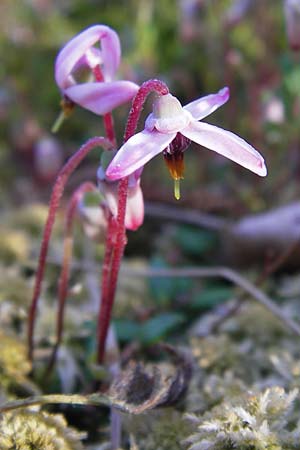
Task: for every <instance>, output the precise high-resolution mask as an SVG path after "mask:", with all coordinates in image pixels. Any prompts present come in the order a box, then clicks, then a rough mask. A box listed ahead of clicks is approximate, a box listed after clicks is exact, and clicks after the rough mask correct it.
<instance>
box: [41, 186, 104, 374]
mask: <svg viewBox="0 0 300 450" xmlns="http://www.w3.org/2000/svg"><path fill="white" fill-rule="evenodd" d="M96 189H97V188H96V186H95V185H94V184H93V183H91V182H89V181H87V182H85V183H82V184H81V185H80V186H79V187H78V188H77V189H76V190H75V192H74V193H73V195H72V197H71V200H70V202H69V204H68V209H67V213H66V220H65V226H64V245H63V262H62V268H61V272H60V276H59V281H58V311H57V321H56V340H55V344H54V347H53V350H52V354H51V357H50V360H49V364H48V367H47V369H46V374H47V375H49V374H50V373H51V370H52V368H53V366H54V364H55V360H56V355H57V351H58V349H59V346H60V344H61V340H62V333H63V324H64V312H65V303H66V298H67V295H68V284H69V278H70V263H71V259H72V254H73V228H74V219H75V215H76V211H77V207H78V204H79V202H80V201H81V199H82V197H83V195H84V194H85V193H86V192H93V191H95V190H96Z"/></svg>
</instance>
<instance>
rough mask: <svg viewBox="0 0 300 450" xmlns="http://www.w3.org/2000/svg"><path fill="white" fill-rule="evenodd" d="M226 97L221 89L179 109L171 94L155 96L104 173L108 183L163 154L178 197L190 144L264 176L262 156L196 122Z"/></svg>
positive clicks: (236, 139)
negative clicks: (136, 130) (138, 126)
mask: <svg viewBox="0 0 300 450" xmlns="http://www.w3.org/2000/svg"><path fill="white" fill-rule="evenodd" d="M228 98H229V89H228V88H227V87H225V88H223V89H221V90H220V91H219V92H218V93H216V94H210V95H207V96H206V97H202V98H200V99H198V100H195V101H194V102H192V103H189V104H188V105H186V106H184V107H182V106H181V104H180V102H179V101H178V100H177V98H175V97H173V96H172V95H171V94H167V95H163V96H161V97H158V98H157V99H156V101H155V102H154V105H153V112H152V113H151V114H150V115H149V116H148V118H147V120H146V123H145V129H144V130H143V131H142V132H140V133H137V134H135V135H134V136H132V137H131V138H130V139H129V140H128V141H127V142H125V144H124V145H123V146H122V147H121V148H120V150H119V151H118V153H117V154H116V156H115V157H114V159H113V160H112V162H111V163H110V165H109V166H108V169H107V171H106V176H107V178H108V179H110V180H118V179H120V178H123V177H126V176H128V175H130V174H132V173H133V172H135V171H136V170H138V169H141V168H142V166H143V165H144V164H146V163H147V162H148V161H149V160H150V159H152V158H153V157H154V156H156V155H157V154H158V153H161V152H163V155H164V158H165V161H166V163H167V165H168V168H169V171H170V173H171V175H172V177H173V178H174V180H175V197H176V198H179V183H178V182H179V180H180V179H181V178H183V170H184V166H183V155H184V151H185V150H186V149H187V147H188V146H189V144H190V141H194V142H196V143H197V144H199V145H202V146H203V147H207V148H209V149H210V150H213V151H215V152H217V153H219V154H221V155H223V156H225V157H226V158H229V159H231V160H232V161H234V162H236V163H238V164H240V165H241V166H243V167H245V168H246V169H249V170H251V171H252V172H254V173H256V174H258V175H260V176H265V175H266V174H267V169H266V166H265V163H264V159H263V157H262V156H261V155H260V154H259V153H258V152H257V151H256V150H255V149H254V148H253V147H252V146H251V145H250V144H248V143H247V142H246V141H244V140H243V139H242V138H240V137H239V136H237V135H235V134H233V133H231V132H230V131H226V130H223V129H222V128H219V127H216V126H214V125H210V124H208V123H203V122H199V120H201V119H203V118H204V117H206V116H208V115H209V114H211V113H212V112H214V111H215V110H216V109H217V108H219V107H220V106H222V105H223V104H224V103H225V102H226V101H227V100H228Z"/></svg>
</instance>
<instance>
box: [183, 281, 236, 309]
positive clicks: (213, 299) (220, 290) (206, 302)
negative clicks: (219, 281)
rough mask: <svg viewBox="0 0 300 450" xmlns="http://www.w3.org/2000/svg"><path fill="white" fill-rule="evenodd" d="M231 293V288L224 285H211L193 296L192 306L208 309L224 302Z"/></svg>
mask: <svg viewBox="0 0 300 450" xmlns="http://www.w3.org/2000/svg"><path fill="white" fill-rule="evenodd" d="M232 295H233V289H232V288H229V287H226V286H211V287H208V288H206V289H203V290H202V291H201V292H200V293H199V294H197V295H196V296H195V297H194V298H193V302H192V305H191V306H192V308H195V309H208V308H212V307H214V306H216V305H219V304H220V303H223V302H226V301H227V300H229V299H230V298H231V297H232Z"/></svg>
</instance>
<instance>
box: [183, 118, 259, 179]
mask: <svg viewBox="0 0 300 450" xmlns="http://www.w3.org/2000/svg"><path fill="white" fill-rule="evenodd" d="M181 133H182V134H183V135H184V136H186V137H187V138H188V139H191V140H192V141H194V142H196V143H197V144H200V145H202V146H203V147H207V148H209V149H210V150H213V151H215V152H217V153H219V154H220V155H223V156H225V157H226V158H228V159H231V160H232V161H234V162H236V163H238V164H240V165H241V166H243V167H246V169H249V170H251V171H252V172H254V173H256V174H257V175H260V176H262V177H263V176H265V175H267V169H266V166H265V162H264V159H263V157H262V156H261V154H260V153H258V152H257V151H256V150H255V149H254V148H253V147H252V146H251V145H250V144H248V143H247V142H246V141H244V139H242V138H240V137H239V136H237V135H236V134H234V133H231V132H230V131H226V130H223V129H222V128H219V127H215V126H214V125H210V124H208V123H203V122H196V121H195V122H193V123H191V124H190V125H189V126H188V127H186V128H185V129H184V130H182V131H181Z"/></svg>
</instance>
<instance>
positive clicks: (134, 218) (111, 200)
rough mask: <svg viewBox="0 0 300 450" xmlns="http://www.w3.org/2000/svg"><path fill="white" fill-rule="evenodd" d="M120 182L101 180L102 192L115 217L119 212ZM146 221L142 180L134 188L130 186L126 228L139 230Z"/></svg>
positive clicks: (100, 187)
mask: <svg viewBox="0 0 300 450" xmlns="http://www.w3.org/2000/svg"><path fill="white" fill-rule="evenodd" d="M118 184H119V183H118V182H107V181H99V180H98V186H99V189H100V192H101V193H102V194H103V195H104V197H105V200H106V202H107V206H108V208H109V210H110V212H111V213H112V215H113V216H114V217H117V214H118ZM143 221H144V199H143V192H142V189H141V187H140V182H139V181H138V183H137V184H136V185H135V187H134V188H130V187H129V188H128V197H127V203H126V212H125V228H126V229H127V230H133V231H134V230H137V229H138V228H139V227H140V226H141V225H142V223H143Z"/></svg>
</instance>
